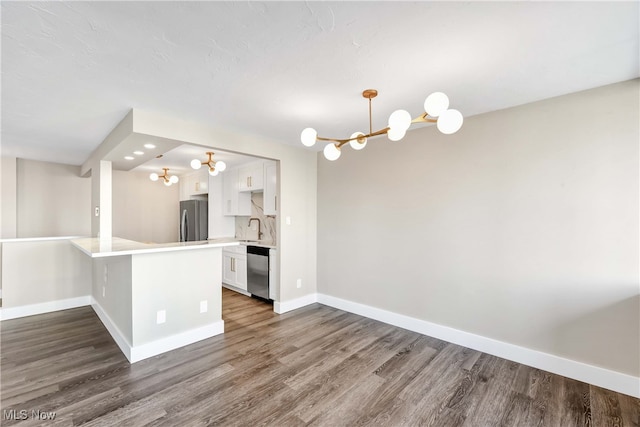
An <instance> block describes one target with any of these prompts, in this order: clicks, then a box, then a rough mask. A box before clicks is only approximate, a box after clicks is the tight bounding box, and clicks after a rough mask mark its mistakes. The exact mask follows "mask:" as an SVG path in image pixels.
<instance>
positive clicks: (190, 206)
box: [180, 200, 209, 242]
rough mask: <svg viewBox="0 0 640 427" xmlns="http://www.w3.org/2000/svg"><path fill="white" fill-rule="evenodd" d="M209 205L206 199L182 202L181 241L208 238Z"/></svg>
mask: <svg viewBox="0 0 640 427" xmlns="http://www.w3.org/2000/svg"><path fill="white" fill-rule="evenodd" d="M208 218H209V207H208V203H207V201H205V200H183V201H182V202H180V241H181V242H195V241H198V240H207V234H208V231H209V230H208Z"/></svg>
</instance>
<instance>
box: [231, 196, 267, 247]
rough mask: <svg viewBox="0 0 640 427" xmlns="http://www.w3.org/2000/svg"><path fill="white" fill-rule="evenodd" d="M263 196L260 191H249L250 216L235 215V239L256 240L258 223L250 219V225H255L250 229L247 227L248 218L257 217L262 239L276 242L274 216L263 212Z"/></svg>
mask: <svg viewBox="0 0 640 427" xmlns="http://www.w3.org/2000/svg"><path fill="white" fill-rule="evenodd" d="M263 206H264V198H263V196H262V193H251V216H250V217H248V216H237V217H236V239H252V240H258V224H256V222H255V221H252V223H251V227H255V228H256V229H255V230H252V229H251V228H250V227H249V218H252V217H253V218H258V219H259V220H260V223H261V227H262V233H263V234H262V239H260V240H267V241H270V242H271V244H274V245H275V244H276V217H275V216H273V215H265V214H264V209H263Z"/></svg>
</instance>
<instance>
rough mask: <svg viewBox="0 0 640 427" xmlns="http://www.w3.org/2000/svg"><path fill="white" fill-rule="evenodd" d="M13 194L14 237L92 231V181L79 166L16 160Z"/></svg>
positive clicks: (64, 234) (71, 234)
mask: <svg viewBox="0 0 640 427" xmlns="http://www.w3.org/2000/svg"><path fill="white" fill-rule="evenodd" d="M16 194H17V196H16V201H17V237H19V238H22V237H53V236H73V235H83V236H88V235H90V234H91V180H90V179H88V178H82V177H80V167H79V166H71V165H63V164H59V163H49V162H40V161H35V160H24V159H18V160H17V178H16ZM3 203H4V192H3Z"/></svg>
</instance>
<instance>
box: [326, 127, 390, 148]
mask: <svg viewBox="0 0 640 427" xmlns="http://www.w3.org/2000/svg"><path fill="white" fill-rule="evenodd" d="M388 131H389V128H388V127H386V128H384V129H380V130H377V131H375V132H371V133H368V134H366V135H360V136H358V137H356V138H347V139H336V138H323V137H321V136H317V137H316V139H317V140H318V141H328V142H335V145H336V147H338V148H340V147H342V146H343V145H345V144H347V143H349V142H351V141H355V140H358V139H360V138H371V137H373V136H380V135H384V134H386V133H387V132H388Z"/></svg>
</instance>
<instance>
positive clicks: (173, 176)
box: [169, 175, 180, 184]
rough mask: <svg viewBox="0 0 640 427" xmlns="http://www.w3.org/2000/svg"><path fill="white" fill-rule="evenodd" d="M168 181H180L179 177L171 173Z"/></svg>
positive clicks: (174, 182) (173, 182)
mask: <svg viewBox="0 0 640 427" xmlns="http://www.w3.org/2000/svg"><path fill="white" fill-rule="evenodd" d="M169 181H170V182H171V183H172V184H177V183H178V181H180V178H178V177H177V176H176V175H171V178H169Z"/></svg>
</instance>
